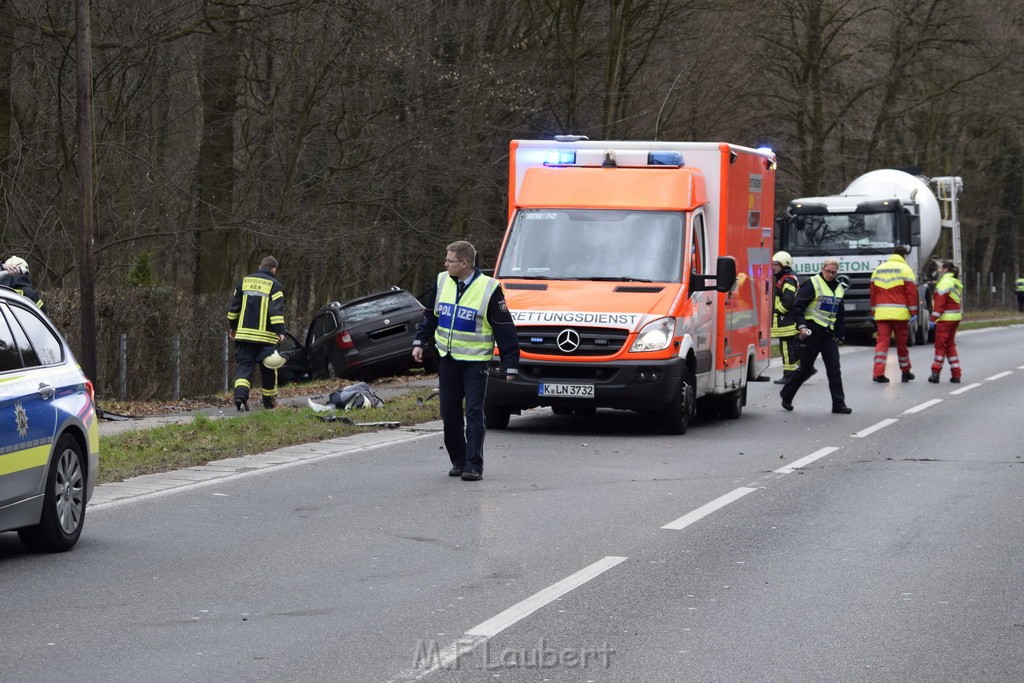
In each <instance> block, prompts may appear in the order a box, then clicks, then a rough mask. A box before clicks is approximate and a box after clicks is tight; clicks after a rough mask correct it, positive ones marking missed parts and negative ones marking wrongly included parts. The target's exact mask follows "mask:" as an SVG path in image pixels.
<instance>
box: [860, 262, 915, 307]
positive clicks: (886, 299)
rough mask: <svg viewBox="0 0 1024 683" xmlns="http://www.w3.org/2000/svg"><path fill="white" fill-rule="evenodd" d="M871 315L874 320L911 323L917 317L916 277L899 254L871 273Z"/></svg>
mask: <svg viewBox="0 0 1024 683" xmlns="http://www.w3.org/2000/svg"><path fill="white" fill-rule="evenodd" d="M871 314H872V315H873V316H874V318H875V320H910V318H911V316H915V315H917V276H915V275H914V271H913V269H912V268H911V267H910V266H908V265H907V261H906V259H904V258H903V257H902V256H900V255H899V254H893V255H892V256H890V257H889V259H888V260H887V261H883V262H882V263H880V264H879V265H878V267H877V268H875V271H874V272H873V273H871Z"/></svg>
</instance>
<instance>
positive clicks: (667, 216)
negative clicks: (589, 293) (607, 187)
mask: <svg viewBox="0 0 1024 683" xmlns="http://www.w3.org/2000/svg"><path fill="white" fill-rule="evenodd" d="M685 226H686V216H685V214H683V213H679V212H671V211H623V210H612V209H543V210H542V209H524V210H522V211H520V212H519V213H518V214H517V215H516V219H515V222H514V223H513V224H512V230H511V233H510V235H509V238H508V244H507V245H506V247H505V252H504V254H503V255H502V257H501V263H500V264H498V270H497V275H498V277H507V278H525V279H550V280H622V281H637V282H679V281H680V280H681V273H682V263H681V258H682V252H683V247H682V245H683V235H684V232H685Z"/></svg>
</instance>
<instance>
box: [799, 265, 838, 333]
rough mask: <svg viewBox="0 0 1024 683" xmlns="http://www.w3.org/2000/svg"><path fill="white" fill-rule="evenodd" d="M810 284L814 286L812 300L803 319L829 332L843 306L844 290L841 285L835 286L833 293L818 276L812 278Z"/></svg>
mask: <svg viewBox="0 0 1024 683" xmlns="http://www.w3.org/2000/svg"><path fill="white" fill-rule="evenodd" d="M811 284H812V285H813V286H814V299H813V300H812V301H811V303H810V304H808V305H807V310H806V311H804V318H806V319H807V320H810V321H812V322H814V323H817V324H818V325H821V326H822V327H827V328H828V329H830V330H831V329H833V328H834V327H835V326H836V315H837V313H838V311H839V307H840V306H842V305H843V294H844V293H845V290H844V289H843V286H842V285H836V290H835V292H833V291H832V290H831V289H830V288H829V286H828V284H827V283H826V282H825V280H824V279H823V278H822V277H821V276H820V275H814V276H812V277H811Z"/></svg>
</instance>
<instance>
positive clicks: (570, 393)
mask: <svg viewBox="0 0 1024 683" xmlns="http://www.w3.org/2000/svg"><path fill="white" fill-rule="evenodd" d="M537 395H538V396H561V397H564V398H594V385H593V384H538V385H537Z"/></svg>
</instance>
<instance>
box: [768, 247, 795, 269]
mask: <svg viewBox="0 0 1024 683" xmlns="http://www.w3.org/2000/svg"><path fill="white" fill-rule="evenodd" d="M772 263H778V264H779V265H781V266H784V267H786V268H792V267H793V257H792V256H790V255H789V252H788V251H777V252H775V256H772Z"/></svg>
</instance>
